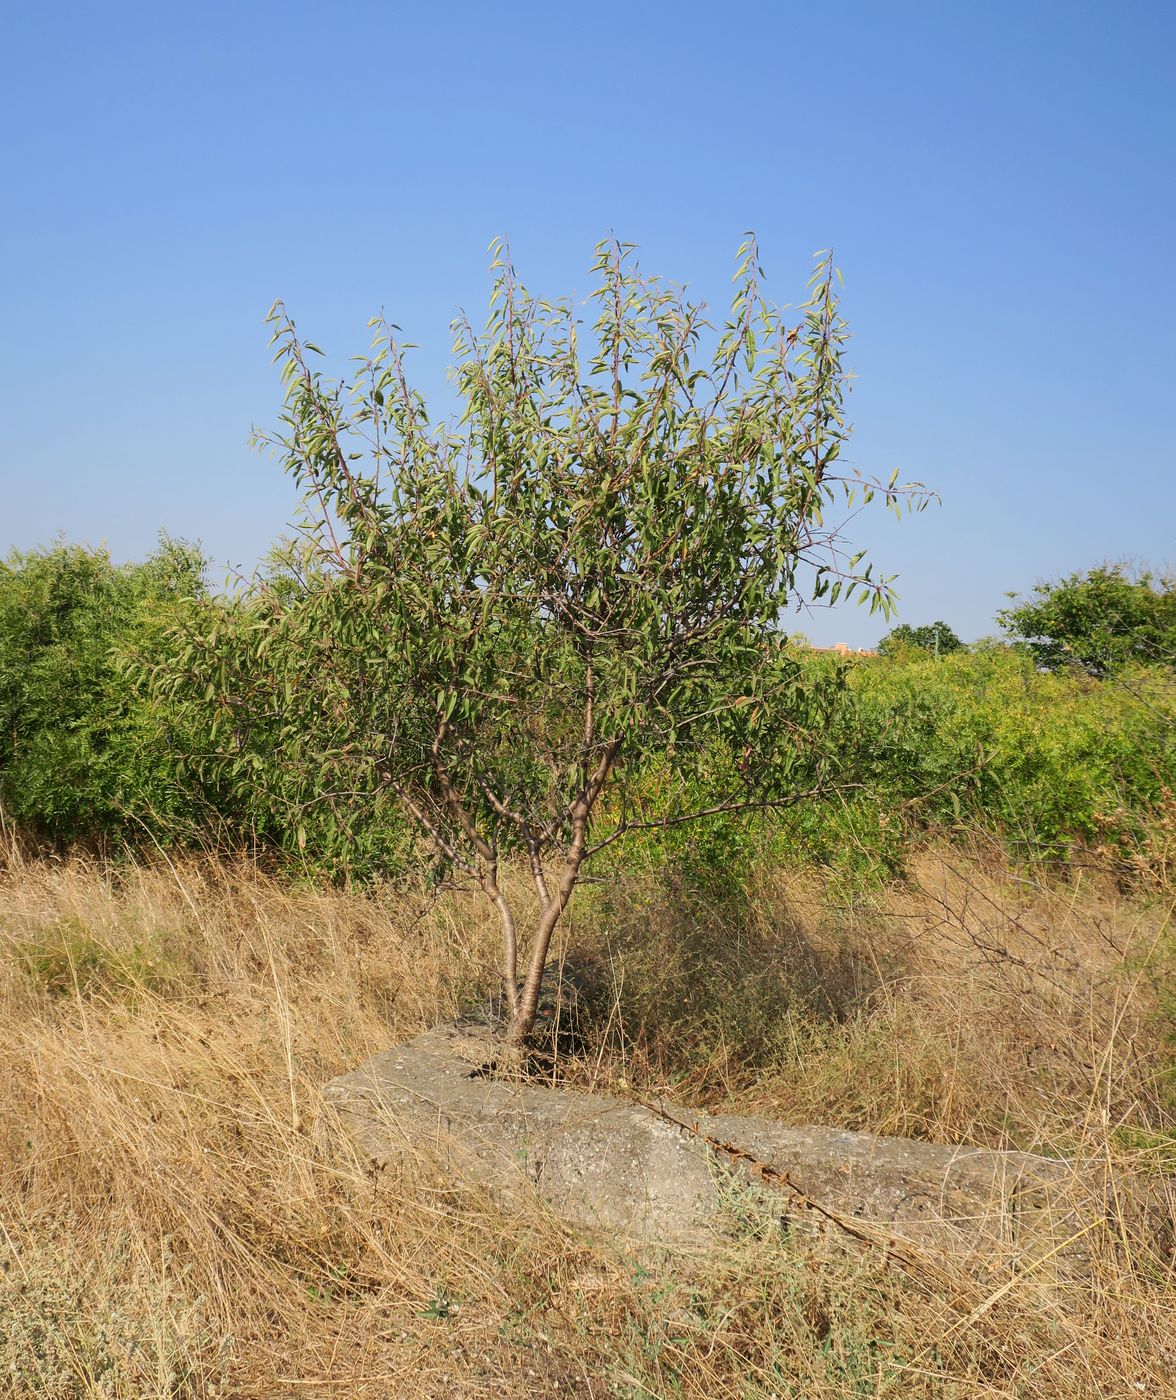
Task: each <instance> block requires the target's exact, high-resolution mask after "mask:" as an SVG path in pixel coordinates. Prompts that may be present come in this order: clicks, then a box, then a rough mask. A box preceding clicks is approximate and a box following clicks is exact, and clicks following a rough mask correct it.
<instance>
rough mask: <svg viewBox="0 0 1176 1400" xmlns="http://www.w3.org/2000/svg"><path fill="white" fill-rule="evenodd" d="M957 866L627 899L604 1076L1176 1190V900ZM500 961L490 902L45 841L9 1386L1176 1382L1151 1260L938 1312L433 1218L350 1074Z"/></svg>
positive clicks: (595, 1067)
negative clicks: (1085, 1167) (1172, 1077)
mask: <svg viewBox="0 0 1176 1400" xmlns="http://www.w3.org/2000/svg"><path fill="white" fill-rule="evenodd" d="M915 874H916V877H917V878H916V879H915V880H914V881H913V882H912V883H911V884H910V885H909V886H908V887H905V888H902V889H896V890H893V891H890V892H888V893H887V894H885V895H884V896H879V897H877V898H874V899H871V900H868V901H858V902H856V903H855V904H853V905H851V906H846V905H839V904H838V903H837V901H836V900H834V899H833V898H832V896H831V894H830V892H829V890H828V889H826V888H825V887H823V886H822V884H821V882H820V881H819V880H817V879H816V878H814V877H808V878H800V877H796V876H789V875H786V874H784V873H782V872H767V873H765V874H764V876H763V877H762V879H761V880H760V881H759V883H758V885H757V888H756V889H755V891H754V892H753V894H754V898H752V899H750V900H747V901H737V902H736V903H737V904H738V908H735V907H734V905H733V904H732V902H731V901H730V900H727V901H724V900H721V899H717V898H714V899H709V900H707V899H703V898H701V897H700V896H696V895H691V894H689V893H686V892H683V890H682V889H681V887H680V885H676V884H674V883H673V882H672V881H667V880H666V879H663V878H655V877H654V876H652V875H649V876H644V877H640V878H638V877H636V876H633V877H628V878H627V879H626V881H625V885H624V890H623V892H622V894H621V895H620V896H617V895H610V894H609V893H608V892H607V891H606V890H605V889H604V888H603V887H595V888H594V889H593V890H592V892H591V895H590V897H589V898H588V899H586V900H585V901H584V902H583V905H582V908H581V912H580V914H579V915H578V916H577V920H576V921H575V922H574V923H573V925H572V927H571V929H570V930H569V932H568V934H567V937H568V939H569V940H570V942H571V943H572V944H573V946H574V947H575V949H576V951H577V953H578V954H579V956H580V959H581V961H582V963H583V965H584V966H585V967H586V968H587V969H588V970H589V974H592V975H595V977H596V980H597V984H598V989H599V988H603V992H604V995H603V998H602V1001H601V1006H602V1021H601V1030H600V1034H599V1038H598V1041H597V1043H596V1044H595V1046H593V1047H592V1052H593V1053H592V1054H590V1055H588V1056H587V1057H586V1058H585V1060H584V1062H583V1064H581V1065H580V1066H578V1067H574V1068H576V1070H577V1072H578V1073H580V1074H581V1075H583V1076H590V1077H592V1078H593V1079H595V1081H596V1082H604V1083H610V1084H613V1085H616V1084H617V1083H619V1082H621V1081H622V1080H623V1081H625V1082H633V1083H637V1084H639V1085H651V1084H656V1085H670V1084H673V1085H675V1086H676V1091H677V1092H678V1093H679V1094H680V1095H681V1096H684V1097H687V1098H689V1097H697V1098H701V1099H706V1100H708V1101H709V1102H711V1103H715V1104H718V1103H722V1104H723V1106H724V1107H726V1108H727V1109H734V1110H741V1109H742V1110H745V1111H755V1112H772V1113H776V1114H779V1115H780V1116H782V1117H784V1118H786V1119H790V1120H793V1121H820V1122H827V1123H837V1124H844V1125H846V1126H850V1127H858V1128H867V1129H872V1130H876V1131H883V1132H897V1133H907V1134H912V1135H917V1136H924V1137H928V1138H931V1139H934V1140H940V1141H951V1142H979V1143H985V1144H993V1145H1001V1144H1015V1145H1017V1146H1028V1147H1032V1146H1039V1147H1044V1148H1047V1149H1049V1150H1064V1151H1066V1152H1069V1153H1072V1154H1075V1155H1077V1156H1079V1157H1081V1158H1083V1159H1084V1160H1086V1161H1088V1162H1099V1161H1101V1162H1105V1163H1107V1164H1110V1165H1113V1166H1114V1168H1115V1170H1116V1172H1117V1173H1119V1174H1120V1175H1121V1176H1130V1175H1133V1174H1134V1175H1137V1176H1139V1175H1143V1174H1146V1173H1151V1174H1153V1175H1155V1174H1157V1173H1159V1172H1160V1171H1161V1170H1162V1169H1165V1168H1166V1169H1168V1170H1170V1169H1171V1167H1172V1162H1171V1156H1172V1144H1173V1142H1174V1141H1176V1138H1174V1137H1173V1122H1172V1118H1171V1116H1170V1106H1169V1104H1170V1100H1169V1099H1167V1098H1166V1097H1165V1095H1166V1093H1167V1092H1168V1091H1167V1088H1166V1086H1165V1081H1164V1074H1165V1072H1166V1071H1170V1064H1171V1058H1172V1053H1173V1048H1172V1045H1171V1043H1170V1042H1168V1041H1166V1040H1165V1027H1164V1022H1163V1017H1162V1014H1161V1012H1160V1010H1159V1009H1158V1002H1157V996H1158V991H1157V979H1158V978H1162V976H1163V975H1164V969H1165V968H1167V969H1169V970H1170V969H1171V967H1172V965H1173V964H1172V948H1171V943H1170V934H1169V932H1168V913H1169V912H1170V911H1169V910H1167V909H1166V908H1165V906H1164V905H1163V904H1162V902H1160V901H1159V900H1158V899H1153V900H1152V902H1151V903H1150V904H1148V905H1142V904H1141V905H1132V904H1130V903H1127V902H1125V901H1123V900H1121V899H1118V898H1116V897H1115V896H1114V895H1113V894H1112V893H1111V892H1110V891H1109V890H1107V889H1105V888H1102V887H1100V886H1098V885H1097V883H1096V882H1088V884H1087V885H1085V886H1083V885H1075V886H1070V887H1067V888H1064V889H1062V888H1058V889H1053V888H1037V887H1034V886H1032V885H1030V884H1028V883H1026V882H1025V881H1023V880H1017V879H1015V878H1014V877H1013V876H1012V875H1011V874H1010V873H1009V872H1007V871H1005V870H1002V869H1000V868H998V867H989V868H985V867H984V865H983V863H981V862H978V861H976V860H973V861H971V862H966V863H965V862H963V861H962V860H960V859H958V858H957V857H956V856H954V855H953V856H945V855H933V856H928V857H926V858H924V859H923V860H922V861H921V862H920V864H919V866H918V868H917V870H916V872H915ZM494 956H495V925H494V921H493V920H488V919H486V918H484V916H483V914H482V912H481V910H480V909H479V908H478V906H477V905H476V904H474V903H472V902H471V901H469V900H467V899H465V898H463V897H459V896H457V895H446V896H443V897H442V898H440V899H438V900H430V899H428V898H427V897H426V896H425V895H423V894H422V895H419V896H417V895H414V894H412V893H411V892H409V893H405V892H403V891H399V892H394V891H387V892H385V893H378V894H373V895H369V896H362V897H361V896H357V895H344V894H340V893H332V892H323V891H315V890H311V889H304V888H294V887H291V886H289V885H286V884H282V883H279V882H276V881H274V880H272V879H270V878H267V877H266V876H265V875H263V874H261V873H260V872H258V871H257V870H256V869H253V868H251V867H250V866H248V865H245V864H241V865H226V864H216V863H212V862H207V863H198V862H184V863H182V864H176V865H172V864H170V863H168V862H166V861H161V862H160V863H158V864H156V865H151V866H131V865H124V866H110V865H104V864H100V863H96V862H91V861H85V860H80V859H79V860H71V861H32V860H25V859H22V858H21V857H20V856H19V854H18V853H17V852H15V851H13V852H10V853H9V855H8V858H7V863H6V865H5V866H4V867H3V868H2V869H0V1078H2V1084H0V1092H2V1094H3V1100H2V1102H3V1111H2V1114H0V1259H2V1261H3V1273H2V1274H0V1394H3V1395H5V1396H12V1397H23V1396H44V1397H48V1400H56V1398H57V1397H67V1396H68V1397H74V1396H78V1397H82V1396H84V1397H105V1400H113V1397H119V1400H123V1398H124V1397H126V1398H127V1400H129V1397H148V1396H149V1397H156V1396H159V1397H163V1396H168V1397H213V1396H216V1397H230V1396H235V1397H258V1398H259V1400H261V1398H262V1397H271V1396H273V1397H278V1396H280V1397H339V1398H340V1400H343V1398H344V1397H346V1398H347V1400H350V1397H357V1398H362V1397H378V1396H449V1395H456V1396H482V1395H486V1396H489V1395H495V1396H557V1395H568V1396H571V1395H578V1396H585V1397H590V1396H614V1395H616V1396H628V1395H631V1396H662V1395H677V1394H681V1395H686V1396H696V1397H723V1396H732V1397H736V1396H739V1397H760V1400H764V1397H768V1396H780V1397H783V1396H803V1397H810V1396H811V1397H842V1396H920V1397H924V1396H925V1397H951V1398H952V1400H970V1398H971V1397H981V1396H983V1397H996V1396H1001V1397H1005V1396H1007V1397H1013V1396H1018V1397H1070V1396H1073V1397H1096V1396H1097V1397H1112V1396H1113V1397H1118V1396H1124V1397H1126V1396H1132V1397H1135V1396H1141V1395H1143V1396H1162V1395H1172V1394H1176V1382H1174V1381H1173V1376H1174V1375H1176V1341H1174V1340H1173V1338H1174V1337H1176V1290H1174V1287H1173V1278H1172V1276H1171V1273H1170V1272H1165V1266H1164V1263H1163V1260H1162V1258H1161V1257H1160V1256H1158V1255H1149V1254H1146V1253H1144V1252H1143V1251H1141V1250H1140V1251H1136V1250H1135V1249H1134V1248H1132V1247H1131V1246H1130V1244H1129V1243H1128V1245H1127V1246H1126V1247H1123V1248H1121V1249H1120V1250H1119V1251H1118V1254H1117V1256H1115V1255H1108V1256H1107V1257H1106V1258H1104V1259H1102V1260H1101V1262H1100V1263H1099V1264H1098V1266H1097V1268H1096V1269H1095V1271H1094V1273H1093V1275H1092V1276H1091V1277H1089V1278H1083V1279H1081V1280H1074V1281H1071V1283H1069V1284H1067V1285H1065V1286H1064V1287H1052V1288H1051V1287H1049V1286H1047V1284H1046V1283H1045V1282H1044V1281H1043V1280H1039V1279H1038V1278H1036V1277H1032V1276H1027V1277H1023V1278H1010V1279H1008V1280H1005V1281H1004V1282H1003V1283H1001V1282H1000V1281H992V1280H989V1281H988V1282H987V1283H981V1282H978V1281H977V1280H975V1279H969V1278H967V1277H966V1276H964V1275H963V1274H962V1273H961V1274H960V1275H959V1276H958V1277H955V1276H953V1275H951V1274H950V1270H949V1271H948V1273H947V1274H946V1275H945V1278H946V1279H947V1280H948V1281H947V1282H941V1283H940V1284H936V1283H933V1282H929V1281H928V1279H927V1277H925V1276H924V1277H911V1276H908V1275H907V1274H904V1273H903V1272H901V1271H899V1270H896V1268H895V1267H894V1266H893V1265H892V1264H890V1263H888V1262H887V1261H886V1259H885V1258H883V1257H879V1256H878V1255H877V1254H876V1252H865V1253H854V1252H852V1251H850V1250H847V1249H845V1248H841V1247H839V1246H838V1245H837V1244H836V1242H834V1241H831V1240H819V1239H818V1240H807V1241H805V1240H799V1239H793V1240H788V1239H780V1238H768V1239H765V1238H762V1237H761V1236H760V1235H759V1234H758V1232H757V1230H756V1229H754V1228H752V1227H751V1226H747V1227H746V1228H742V1229H741V1228H740V1224H739V1220H740V1216H739V1211H738V1209H737V1203H735V1205H734V1206H733V1210H732V1232H731V1236H730V1238H729V1239H727V1240H725V1241H724V1242H723V1243H722V1244H721V1245H716V1249H715V1251H714V1252H712V1253H710V1254H708V1255H706V1256H705V1257H689V1258H678V1259H664V1258H663V1259H658V1258H652V1257H648V1256H646V1257H643V1258H641V1259H638V1258H636V1257H635V1256H632V1255H630V1254H627V1253H626V1252H625V1251H624V1250H622V1249H621V1248H619V1247H613V1246H612V1245H610V1244H609V1243H608V1242H603V1241H600V1240H592V1239H589V1238H587V1237H585V1236H584V1235H582V1234H581V1233H578V1232H576V1231H574V1230H572V1229H570V1228H568V1227H566V1226H564V1225H562V1224H560V1223H559V1222H558V1221H556V1220H554V1219H552V1218H551V1217H550V1215H548V1214H547V1213H546V1212H545V1211H544V1210H543V1208H542V1207H541V1206H540V1205H538V1204H536V1205H535V1206H534V1208H533V1209H531V1210H529V1211H527V1212H525V1213H524V1214H523V1215H521V1216H519V1215H515V1216H512V1217H510V1218H505V1217H504V1216H502V1215H501V1214H500V1213H499V1212H498V1211H497V1210H496V1209H495V1207H494V1205H493V1204H492V1203H491V1202H490V1201H489V1200H488V1199H487V1198H486V1197H485V1196H484V1195H483V1194H482V1193H480V1192H479V1190H478V1188H477V1184H476V1183H461V1182H456V1181H448V1180H444V1179H431V1180H426V1181H425V1182H424V1184H422V1185H421V1186H420V1187H419V1189H416V1190H415V1191H414V1193H413V1194H412V1195H410V1196H404V1195H401V1196H397V1195H394V1194H392V1193H390V1192H389V1191H388V1190H387V1189H384V1188H382V1187H381V1185H380V1183H379V1182H378V1181H373V1180H372V1179H370V1178H369V1177H367V1176H365V1174H364V1172H363V1171H362V1170H361V1169H360V1168H359V1167H356V1166H351V1165H349V1164H348V1163H347V1162H346V1160H345V1159H344V1158H343V1157H341V1156H339V1155H337V1154H332V1153H331V1152H328V1151H326V1150H324V1142H325V1139H324V1137H323V1135H322V1133H321V1132H320V1128H319V1118H318V1105H319V1089H320V1086H321V1085H322V1084H323V1082H324V1081H325V1080H326V1079H328V1078H330V1077H331V1076H332V1075H334V1074H336V1073H339V1072H341V1071H343V1070H345V1069H347V1068H349V1067H352V1066H354V1065H355V1064H356V1063H358V1062H359V1061H361V1060H362V1059H363V1058H365V1057H366V1056H367V1055H369V1054H370V1053H372V1052H373V1051H375V1050H377V1049H380V1048H382V1047H384V1046H386V1045H388V1044H389V1043H391V1042H394V1041H395V1040H398V1039H403V1038H407V1037H409V1036H411V1035H412V1034H414V1033H415V1032H417V1031H419V1030H421V1029H423V1028H425V1027H426V1026H428V1025H429V1024H431V1023H434V1022H436V1021H437V1020H439V1019H441V1018H444V1017H447V1016H450V1015H452V1014H453V1012H454V1011H455V1010H456V1008H457V1007H458V1005H459V1004H460V1003H461V1001H462V1000H463V999H464V998H467V997H471V996H474V995H476V994H478V993H479V992H482V993H484V992H485V991H486V990H487V989H488V988H489V987H490V985H491V984H492V974H491V973H490V971H489V968H490V967H491V965H492V963H493V960H494ZM1165 959H1167V961H1166V962H1165ZM703 970H705V971H706V976H703V975H702V972H703ZM1161 990H1162V989H1161ZM1168 1267H1169V1269H1170V1262H1169V1266H1168Z"/></svg>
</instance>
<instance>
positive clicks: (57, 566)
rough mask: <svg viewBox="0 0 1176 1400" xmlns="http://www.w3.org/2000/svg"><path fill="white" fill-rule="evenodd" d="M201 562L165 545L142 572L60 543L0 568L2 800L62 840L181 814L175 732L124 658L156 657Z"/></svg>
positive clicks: (17, 815) (40, 832)
mask: <svg viewBox="0 0 1176 1400" xmlns="http://www.w3.org/2000/svg"><path fill="white" fill-rule="evenodd" d="M203 568H204V565H203V560H202V559H201V556H200V555H199V553H198V552H197V551H196V550H195V549H193V548H191V547H190V546H188V545H185V544H182V543H179V542H177V541H173V540H168V539H166V538H165V539H163V540H162V541H161V544H160V547H159V549H158V550H157V551H156V553H155V554H153V555H152V556H151V557H150V558H149V559H147V560H146V561H145V562H143V563H141V564H127V565H121V566H120V565H115V564H114V563H112V561H111V559H110V556H109V554H108V553H107V552H106V551H105V550H88V549H85V548H82V547H81V546H78V545H66V544H58V545H55V546H53V547H52V548H50V549H46V550H39V551H34V552H32V553H29V554H13V555H11V556H10V557H9V558H8V559H7V560H6V561H5V562H3V563H0V804H2V805H3V808H4V810H5V812H6V814H7V816H8V818H9V819H11V820H13V821H14V822H16V823H17V824H18V825H20V826H21V827H23V828H25V829H26V830H28V831H29V832H31V833H33V834H35V835H37V836H40V837H44V838H48V839H50V840H55V841H63V842H64V841H94V840H96V839H103V838H108V837H110V836H116V837H121V836H123V835H124V834H125V833H126V831H127V829H128V828H130V827H135V826H136V825H139V826H142V825H143V824H144V823H146V822H148V821H150V822H153V823H155V824H157V825H158V824H163V823H164V822H165V821H166V819H167V818H168V816H174V815H176V814H177V812H178V811H179V810H180V809H182V808H184V807H185V806H186V798H185V795H184V794H183V793H182V791H181V790H180V789H179V788H178V786H177V783H176V778H175V769H174V764H173V761H172V754H171V751H170V750H171V745H170V743H169V740H168V736H167V735H166V733H165V732H164V731H163V730H162V729H161V727H160V723H159V719H158V716H157V715H156V713H155V712H154V711H152V709H151V708H150V707H149V706H148V705H147V703H146V700H145V698H144V697H143V695H142V693H141V692H140V691H138V690H137V689H136V688H135V687H134V686H133V685H131V684H130V683H129V682H128V680H127V678H126V676H125V675H124V674H123V670H122V665H121V663H122V660H123V659H124V658H125V657H126V656H127V655H129V654H131V653H132V652H135V651H146V652H152V651H156V650H157V649H158V648H159V646H160V645H161V644H162V639H163V636H164V633H165V630H166V628H167V626H168V625H169V624H170V623H171V622H172V621H173V620H174V619H175V617H176V616H177V615H178V613H179V611H180V610H181V609H182V608H183V607H184V606H185V599H187V598H189V597H191V596H192V595H194V594H198V593H200V592H201V591H202V589H203Z"/></svg>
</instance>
